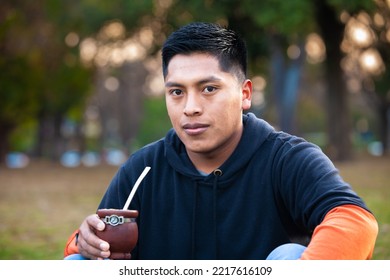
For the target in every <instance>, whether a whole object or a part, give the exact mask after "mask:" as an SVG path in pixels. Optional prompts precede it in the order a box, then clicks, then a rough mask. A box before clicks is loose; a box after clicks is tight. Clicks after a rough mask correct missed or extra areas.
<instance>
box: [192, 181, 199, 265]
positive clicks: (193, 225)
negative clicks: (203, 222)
mask: <svg viewBox="0 0 390 280" xmlns="http://www.w3.org/2000/svg"><path fill="white" fill-rule="evenodd" d="M197 197H198V183H197V182H196V181H195V182H194V203H193V206H192V240H191V243H192V244H191V254H192V259H193V260H194V259H195V226H196V203H197V199H196V198H197Z"/></svg>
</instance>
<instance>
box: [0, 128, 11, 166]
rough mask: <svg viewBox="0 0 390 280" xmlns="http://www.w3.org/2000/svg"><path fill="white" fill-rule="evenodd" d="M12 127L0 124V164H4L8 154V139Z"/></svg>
mask: <svg viewBox="0 0 390 280" xmlns="http://www.w3.org/2000/svg"><path fill="white" fill-rule="evenodd" d="M12 129H13V126H12V125H10V124H7V123H2V124H0V164H2V163H5V157H6V155H7V153H8V152H9V142H8V138H9V135H10V133H11V131H12Z"/></svg>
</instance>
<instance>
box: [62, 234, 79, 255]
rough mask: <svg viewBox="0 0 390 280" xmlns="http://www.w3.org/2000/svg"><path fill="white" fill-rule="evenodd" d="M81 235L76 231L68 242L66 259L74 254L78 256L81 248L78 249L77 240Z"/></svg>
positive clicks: (65, 250) (65, 252) (65, 251)
mask: <svg viewBox="0 0 390 280" xmlns="http://www.w3.org/2000/svg"><path fill="white" fill-rule="evenodd" d="M78 235H79V230H75V231H74V232H73V233H72V235H71V236H70V237H69V239H68V241H67V242H66V245H65V249H64V257H67V256H69V255H72V254H78V253H79V248H78V247H77V238H78Z"/></svg>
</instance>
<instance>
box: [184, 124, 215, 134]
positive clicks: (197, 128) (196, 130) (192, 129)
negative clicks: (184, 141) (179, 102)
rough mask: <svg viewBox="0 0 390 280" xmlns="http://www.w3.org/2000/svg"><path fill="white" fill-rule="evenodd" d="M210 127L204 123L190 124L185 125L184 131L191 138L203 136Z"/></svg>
mask: <svg viewBox="0 0 390 280" xmlns="http://www.w3.org/2000/svg"><path fill="white" fill-rule="evenodd" d="M208 127H209V126H208V125H207V124H202V123H188V124H185V125H183V130H184V131H185V133H187V134H188V135H190V136H196V135H199V134H202V133H203V132H205V131H206V130H207V128H208Z"/></svg>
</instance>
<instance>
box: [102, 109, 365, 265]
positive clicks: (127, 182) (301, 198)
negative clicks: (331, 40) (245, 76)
mask: <svg viewBox="0 0 390 280" xmlns="http://www.w3.org/2000/svg"><path fill="white" fill-rule="evenodd" d="M243 123H244V132H243V135H242V138H241V140H240V142H239V144H238V146H237V148H236V150H235V151H234V152H233V154H232V155H231V156H230V157H229V158H228V159H227V160H226V162H225V163H223V164H222V166H220V167H219V168H218V169H217V170H215V171H214V172H212V173H211V174H209V175H206V176H205V175H202V174H200V173H199V171H198V170H196V168H195V167H194V165H193V164H192V163H191V161H190V159H189V157H188V155H187V153H186V149H185V147H184V145H183V143H182V142H181V141H180V139H179V138H178V136H177V134H176V133H175V131H174V130H173V129H172V130H170V131H169V132H168V133H167V135H166V137H165V138H163V139H161V140H159V141H157V142H154V143H152V144H149V145H147V146H145V147H143V148H142V149H140V150H138V151H137V152H136V153H134V154H132V155H131V156H130V157H129V159H128V161H127V162H126V163H125V164H124V165H123V166H121V168H120V169H119V170H118V172H117V174H116V175H115V177H114V178H113V180H112V182H111V184H110V186H109V188H108V189H107V192H106V194H105V195H104V197H103V199H102V201H101V203H100V205H99V208H122V207H123V206H124V204H125V202H126V200H127V197H128V195H129V193H130V191H131V188H132V186H133V185H134V183H135V181H136V180H137V178H138V177H139V175H140V174H141V173H142V171H143V170H144V168H145V167H146V166H150V167H151V170H150V171H149V173H148V174H147V175H146V177H145V178H144V180H143V181H142V183H141V185H140V187H139V188H138V190H137V192H136V194H135V196H134V199H133V201H132V203H131V205H130V207H129V208H130V209H135V210H138V211H139V218H138V219H137V222H138V227H139V241H138V245H137V246H136V248H135V249H134V251H133V252H132V255H133V258H136V259H265V258H266V257H267V255H268V254H269V253H270V252H271V251H272V250H273V249H274V248H275V247H277V246H278V245H281V244H284V243H289V242H297V243H301V244H304V245H307V243H308V242H309V240H310V237H311V235H312V232H313V230H314V228H315V227H316V226H317V225H318V224H320V223H321V221H322V219H323V218H324V216H325V215H326V213H327V212H328V211H329V210H330V209H332V208H334V207H336V206H340V205H345V204H353V205H358V206H361V207H363V208H365V209H366V206H365V204H364V202H363V201H362V200H361V198H359V196H358V195H357V194H356V193H355V192H354V191H353V190H352V189H351V187H350V186H349V185H348V184H347V183H346V182H344V181H343V180H342V178H341V177H340V175H339V173H338V171H337V169H336V168H335V167H334V165H333V164H332V162H331V161H330V160H329V159H328V158H327V157H326V156H325V155H324V153H323V152H322V151H321V150H320V149H319V148H318V147H317V146H315V145H313V144H311V143H308V142H307V141H305V140H304V139H301V138H298V137H295V136H292V135H289V134H286V133H283V132H277V131H275V130H274V129H273V128H272V127H271V126H270V125H269V124H268V123H266V122H265V121H263V120H261V119H258V118H256V117H255V116H254V115H253V114H251V113H249V114H245V115H243Z"/></svg>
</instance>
